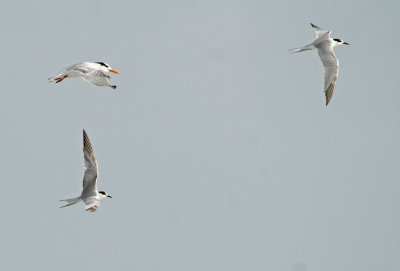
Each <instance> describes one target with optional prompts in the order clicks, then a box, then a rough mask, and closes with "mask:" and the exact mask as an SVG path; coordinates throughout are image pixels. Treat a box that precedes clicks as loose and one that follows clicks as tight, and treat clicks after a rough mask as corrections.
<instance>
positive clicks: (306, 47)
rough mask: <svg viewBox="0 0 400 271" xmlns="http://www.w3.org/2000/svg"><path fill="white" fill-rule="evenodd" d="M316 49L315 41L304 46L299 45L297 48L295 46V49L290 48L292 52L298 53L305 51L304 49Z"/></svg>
mask: <svg viewBox="0 0 400 271" xmlns="http://www.w3.org/2000/svg"><path fill="white" fill-rule="evenodd" d="M313 49H315V46H314V44H313V43H310V44H307V45H305V46H303V47H297V48H293V49H289V51H291V53H298V52H303V51H308V50H313Z"/></svg>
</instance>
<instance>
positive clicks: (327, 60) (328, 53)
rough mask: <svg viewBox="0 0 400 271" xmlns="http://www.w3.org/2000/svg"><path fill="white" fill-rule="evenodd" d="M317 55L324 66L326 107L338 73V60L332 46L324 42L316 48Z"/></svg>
mask: <svg viewBox="0 0 400 271" xmlns="http://www.w3.org/2000/svg"><path fill="white" fill-rule="evenodd" d="M318 54H319V57H320V58H321V61H322V64H323V65H324V75H325V76H324V77H325V84H324V91H325V96H326V105H328V103H329V101H330V100H331V98H332V95H333V90H334V89H335V84H336V80H337V77H338V73H339V60H338V59H337V57H336V56H335V54H334V52H333V44H332V43H331V42H325V43H323V44H321V45H320V46H318Z"/></svg>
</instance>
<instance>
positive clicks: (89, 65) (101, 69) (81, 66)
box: [49, 62, 119, 89]
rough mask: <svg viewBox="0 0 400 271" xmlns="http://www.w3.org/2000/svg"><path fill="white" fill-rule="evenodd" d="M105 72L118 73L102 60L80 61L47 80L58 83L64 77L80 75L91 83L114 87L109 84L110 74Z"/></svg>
mask: <svg viewBox="0 0 400 271" xmlns="http://www.w3.org/2000/svg"><path fill="white" fill-rule="evenodd" d="M107 72H113V73H117V74H119V72H118V71H116V70H114V69H112V68H111V67H110V65H108V64H107V63H104V62H94V63H93V62H82V63H78V64H75V65H72V66H70V67H68V68H66V69H65V70H63V71H61V72H59V73H58V74H57V75H56V76H54V77H50V78H49V81H50V82H55V83H60V82H61V81H62V80H64V79H65V78H74V77H81V78H82V79H85V80H87V81H89V82H90V83H92V84H93V85H96V86H105V87H111V88H113V89H115V88H116V87H117V86H115V85H110V82H109V79H110V76H109V75H107V74H106V73H107Z"/></svg>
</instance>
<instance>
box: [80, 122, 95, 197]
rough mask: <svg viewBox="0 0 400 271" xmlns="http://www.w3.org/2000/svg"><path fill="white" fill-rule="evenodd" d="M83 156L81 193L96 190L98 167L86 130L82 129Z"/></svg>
mask: <svg viewBox="0 0 400 271" xmlns="http://www.w3.org/2000/svg"><path fill="white" fill-rule="evenodd" d="M83 157H84V160H85V167H86V170H85V173H84V175H83V191H82V194H84V193H88V192H92V191H96V190H97V189H96V183H97V175H98V167H97V160H96V156H95V155H94V152H93V148H92V144H91V143H90V140H89V137H88V135H87V134H86V131H85V130H83Z"/></svg>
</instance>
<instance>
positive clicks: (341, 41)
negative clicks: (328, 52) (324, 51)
mask: <svg viewBox="0 0 400 271" xmlns="http://www.w3.org/2000/svg"><path fill="white" fill-rule="evenodd" d="M333 41H334V42H335V46H337V45H342V44H346V45H350V44H349V43H347V42H345V41H343V40H341V39H333Z"/></svg>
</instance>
